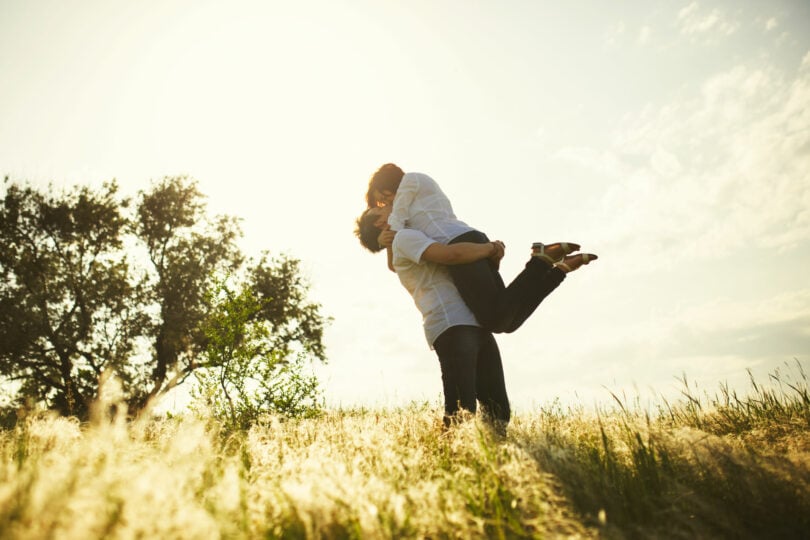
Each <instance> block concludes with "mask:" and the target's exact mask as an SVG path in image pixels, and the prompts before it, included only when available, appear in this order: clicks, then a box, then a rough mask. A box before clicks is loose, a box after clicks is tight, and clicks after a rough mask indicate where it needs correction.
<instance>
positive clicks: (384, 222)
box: [369, 206, 391, 231]
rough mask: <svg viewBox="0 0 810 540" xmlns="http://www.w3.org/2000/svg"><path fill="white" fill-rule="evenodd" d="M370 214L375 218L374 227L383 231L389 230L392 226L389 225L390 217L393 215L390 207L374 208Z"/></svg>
mask: <svg viewBox="0 0 810 540" xmlns="http://www.w3.org/2000/svg"><path fill="white" fill-rule="evenodd" d="M369 214H371V215H373V216H374V218H375V219H374V226H375V227H377V228H378V229H380V230H381V231H386V230H388V229H389V228H390V227H391V226H390V225H388V216H390V215H391V207H390V206H381V207H379V208H372V209H371V210H370V211H369Z"/></svg>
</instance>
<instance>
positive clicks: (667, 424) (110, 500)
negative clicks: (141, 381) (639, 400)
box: [0, 372, 810, 539]
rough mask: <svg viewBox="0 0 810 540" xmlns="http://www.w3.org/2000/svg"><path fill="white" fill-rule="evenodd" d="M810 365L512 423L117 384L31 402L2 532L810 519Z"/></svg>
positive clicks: (14, 449)
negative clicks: (149, 395)
mask: <svg viewBox="0 0 810 540" xmlns="http://www.w3.org/2000/svg"><path fill="white" fill-rule="evenodd" d="M684 382H686V381H684ZM806 382H807V381H806V377H805V376H804V374H803V372H801V376H800V377H799V379H798V380H788V379H787V378H786V377H784V376H782V375H778V374H777V375H776V377H775V378H773V377H772V378H770V379H769V381H768V384H765V385H762V384H760V383H758V382H755V381H753V380H752V384H753V389H752V393H751V394H750V396H738V395H736V394H735V393H734V392H731V391H729V389H728V388H727V387H725V386H721V390H720V393H719V394H718V395H717V396H714V397H711V398H709V397H708V396H697V395H694V392H691V391H689V392H690V393H688V395H687V396H686V397H685V399H684V401H682V402H679V403H670V404H665V405H664V406H662V407H661V409H660V410H659V411H658V413H657V414H651V413H650V412H648V411H644V410H642V409H641V408H640V407H637V406H629V405H627V404H626V403H625V402H624V401H623V400H621V399H619V398H618V397H617V398H616V405H615V406H613V407H611V408H607V407H604V408H601V409H599V410H595V411H587V410H585V409H584V408H582V407H569V408H564V407H562V406H561V405H560V404H559V403H552V404H550V405H548V406H546V407H542V408H540V409H538V410H536V411H533V412H530V413H524V414H520V415H518V416H516V418H515V419H514V420H513V422H512V424H511V425H510V427H509V431H508V434H507V436H506V437H501V436H499V435H498V434H496V433H493V432H491V431H490V430H489V429H488V428H487V427H486V425H485V424H483V423H481V422H479V421H478V420H475V419H470V420H468V421H466V422H462V423H460V424H459V425H458V426H456V427H454V428H452V429H450V430H444V429H442V427H441V420H440V412H439V411H438V410H437V408H435V407H432V406H429V405H427V404H421V405H419V404H414V405H411V406H409V407H404V408H398V409H387V410H370V409H352V410H332V411H327V412H326V413H324V414H323V415H322V416H320V417H317V418H304V419H295V420H290V419H285V418H283V417H279V416H269V417H266V418H264V419H263V420H262V421H261V422H260V423H258V424H256V425H254V426H253V427H252V428H250V429H249V430H247V431H236V432H234V431H231V430H226V429H223V427H222V426H221V425H220V424H218V423H217V422H216V421H214V420H211V419H206V418H199V417H191V416H190V417H187V418H170V419H162V420H155V419H141V420H137V421H131V422H127V421H126V420H125V418H124V415H123V413H122V412H121V411H120V410H119V411H118V412H117V413H113V412H111V411H113V410H114V407H111V406H108V405H109V404H108V405H104V404H102V405H104V406H102V407H100V408H99V410H100V412H99V413H98V414H96V415H95V417H94V420H93V421H92V422H91V423H89V424H87V425H79V423H78V422H76V421H73V420H70V419H65V418H58V417H54V416H51V415H48V414H38V415H32V416H29V417H27V418H25V419H23V420H21V421H20V422H18V424H17V426H16V427H15V428H14V429H13V430H10V431H8V430H7V431H0V537H2V538H13V539H16V538H20V539H22V538H25V539H29V538H32V539H38V538H60V539H61V538H67V539H72V538H76V539H79V538H80V539H88V538H206V539H209V538H559V537H575V538H576V537H579V538H586V537H608V538H649V537H660V538H695V537H713V538H714V537H720V538H722V537H733V538H748V537H751V538H756V537H769V538H778V537H784V538H792V537H801V536H803V535H805V534H806V533H807V531H810V495H809V494H810V435H809V434H810V429H808V428H810V421H809V419H810V414H809V413H810V402H808V400H807V385H806ZM685 386H687V385H685ZM687 388H688V387H687Z"/></svg>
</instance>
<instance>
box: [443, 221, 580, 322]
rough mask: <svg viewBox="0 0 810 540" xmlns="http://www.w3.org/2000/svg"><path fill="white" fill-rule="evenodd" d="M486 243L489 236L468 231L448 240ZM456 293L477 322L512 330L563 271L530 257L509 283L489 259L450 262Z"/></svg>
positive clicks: (558, 280) (454, 242) (559, 280)
mask: <svg viewBox="0 0 810 540" xmlns="http://www.w3.org/2000/svg"><path fill="white" fill-rule="evenodd" d="M459 242H473V243H476V244H485V243H487V242H489V238H487V236H486V235H485V234H484V233H482V232H480V231H470V232H467V233H464V234H462V235H461V236H458V237H456V238H454V239H453V240H451V241H450V243H451V244H457V243H459ZM447 268H448V270H449V271H450V275H451V276H452V277H453V282H454V283H455V285H456V288H457V289H458V292H459V294H460V295H461V297H462V298H463V299H464V302H466V304H467V306H468V307H469V308H470V311H472V312H473V314H474V315H475V318H476V319H478V322H479V323H480V324H481V325H482V326H483V327H484V328H485V329H487V330H489V331H490V332H495V333H501V332H506V333H509V332H514V331H515V330H517V329H518V328H519V327H520V325H522V324H523V323H524V322H525V321H526V319H528V318H529V316H530V315H531V314H532V313H534V310H535V309H537V306H539V305H540V302H542V301H543V299H544V298H545V297H546V296H548V295H549V293H551V291H553V290H554V289H556V288H557V286H558V285H559V284H560V283H562V281H563V280H564V279H565V272H563V271H562V270H560V269H559V268H554V267H553V266H551V265H550V264H548V263H547V262H545V261H543V260H541V259H538V258H537V257H531V258H530V259H529V262H527V263H526V267H525V268H524V269H523V270H522V271H521V272H520V273H519V274H518V275H517V276H516V277H515V279H514V280H513V281H512V283H510V284H509V285H508V286H506V285H504V282H503V278H502V277H501V274H500V273H499V272H498V270H497V269H496V268H495V266H494V265H493V263H492V262H491V261H490V260H489V259H482V260H480V261H475V262H472V263H468V264H455V265H449V266H448V267H447Z"/></svg>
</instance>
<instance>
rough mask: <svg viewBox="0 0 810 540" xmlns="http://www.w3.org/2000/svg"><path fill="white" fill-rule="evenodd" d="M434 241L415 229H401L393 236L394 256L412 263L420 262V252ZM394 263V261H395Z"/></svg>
mask: <svg viewBox="0 0 810 540" xmlns="http://www.w3.org/2000/svg"><path fill="white" fill-rule="evenodd" d="M435 243H436V241H435V240H434V239H432V238H428V237H427V236H425V235H424V233H422V232H420V231H417V230H416V229H403V230H401V231H399V232H398V233H397V235H396V236H395V237H394V242H393V244H392V246H391V247H392V249H393V250H394V258H395V259H396V258H397V257H402V258H404V259H407V260H408V261H410V262H411V263H413V264H422V254H423V253H424V252H425V250H426V249H427V248H429V247H430V246H431V245H433V244H435ZM395 265H396V263H395Z"/></svg>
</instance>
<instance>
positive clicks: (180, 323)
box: [0, 177, 326, 422]
mask: <svg viewBox="0 0 810 540" xmlns="http://www.w3.org/2000/svg"><path fill="white" fill-rule="evenodd" d="M5 184H6V185H5V188H6V193H5V197H4V198H3V200H2V201H1V204H0V279H2V282H0V380H1V381H3V382H4V386H6V387H7V388H6V389H8V390H9V392H8V393H9V394H10V395H11V404H10V405H9V407H7V409H10V410H13V409H15V408H17V407H20V406H22V405H24V404H27V403H34V404H36V405H38V406H44V407H46V408H49V409H53V410H56V411H58V412H59V413H60V414H63V415H75V416H78V417H79V418H83V419H84V418H87V417H88V415H89V413H90V410H89V404H90V403H91V402H92V401H93V400H94V399H95V398H96V396H97V393H98V385H99V378H100V377H101V376H102V374H104V373H105V372H114V373H115V374H116V375H117V377H118V379H119V380H120V381H121V383H122V386H123V391H124V394H125V396H126V401H127V406H128V408H129V410H130V411H131V412H138V411H140V410H142V409H143V408H144V407H146V406H147V405H148V404H149V403H150V402H151V401H152V400H153V398H156V397H158V396H161V395H163V394H165V393H166V392H168V391H169V390H171V389H172V388H174V387H175V386H177V385H179V384H182V383H183V382H184V381H186V380H187V379H188V378H189V377H190V376H191V375H192V374H193V373H194V372H195V371H196V370H197V369H199V368H200V367H201V366H203V365H205V364H206V362H209V360H205V361H203V360H200V359H201V358H203V357H207V356H208V355H209V352H210V351H209V344H208V341H209V339H210V336H209V335H206V332H205V329H206V328H207V327H210V324H209V298H207V297H206V291H208V290H211V288H212V286H213V281H212V276H214V275H216V274H217V272H230V273H234V274H235V273H238V272H241V273H242V275H244V276H246V277H245V279H244V283H243V284H242V285H243V286H244V287H247V288H249V289H250V290H251V291H252V293H251V294H253V295H254V296H255V298H256V300H257V301H259V302H260V309H257V310H256V311H255V312H254V313H253V314H252V315H251V317H252V321H251V324H254V323H255V324H256V325H257V327H259V326H263V327H264V328H265V329H266V331H267V335H266V336H265V337H264V341H265V342H267V349H268V350H271V351H273V353H272V355H269V356H267V358H276V360H273V361H271V362H265V363H264V366H265V367H264V368H263V369H264V371H261V370H254V371H251V372H250V376H251V377H261V376H265V377H279V379H278V380H277V381H275V382H274V383H273V384H274V385H275V386H273V388H272V391H273V396H274V397H273V403H275V404H276V405H275V406H276V407H278V408H284V407H286V408H287V409H289V410H290V411H294V410H295V408H296V406H297V405H296V404H297V403H299V402H303V401H305V399H304V398H303V397H302V396H300V395H298V393H297V392H299V389H301V388H304V389H306V388H307V387H308V386H307V385H309V384H311V381H309V379H308V378H307V377H304V376H303V375H302V373H301V372H299V371H296V370H295V369H293V368H288V367H285V366H291V365H292V366H297V365H299V364H300V363H301V362H300V361H299V362H293V361H291V358H294V354H293V353H301V354H303V355H304V356H305V357H306V358H307V360H311V359H317V360H324V356H325V355H324V350H323V343H322V338H323V325H324V324H325V322H326V319H324V318H323V317H322V315H321V313H320V306H319V305H318V304H314V303H311V302H308V301H307V299H306V296H307V290H308V288H307V286H306V284H305V283H304V282H303V281H302V279H301V276H300V271H299V266H298V261H296V260H295V259H291V258H287V257H280V258H275V259H270V258H269V257H268V256H267V255H266V254H265V255H262V257H261V258H260V260H259V261H258V262H255V263H251V264H250V265H248V266H246V264H245V257H244V256H243V254H242V253H241V251H240V250H239V248H238V246H237V243H236V242H237V240H238V238H239V236H240V235H241V231H240V229H239V226H238V222H237V220H236V219H235V218H232V217H228V216H217V217H210V216H209V215H208V213H207V211H206V205H205V201H204V197H203V195H202V194H201V193H200V192H199V190H198V189H197V184H196V182H195V181H193V180H191V179H189V178H187V177H167V178H163V179H162V180H160V181H158V182H156V183H154V184H153V185H152V186H151V187H150V189H149V190H147V191H144V192H141V193H140V194H139V196H138V200H137V203H136V204H135V205H134V210H133V211H132V212H130V211H129V209H130V201H129V200H128V199H121V198H119V197H118V187H117V185H116V184H115V182H110V183H107V184H104V185H103V186H102V187H101V188H100V189H92V188H90V187H86V186H83V187H76V188H73V189H72V190H68V191H66V192H58V191H54V190H53V189H48V190H46V191H41V190H38V189H35V188H33V187H31V186H24V185H20V184H16V183H11V182H9V181H8V179H6V181H5ZM135 263H141V264H140V265H136V264H135ZM268 366H275V367H273V368H272V369H271V368H270V367H268ZM229 373H238V371H237V372H231V371H229ZM229 376H230V375H229ZM234 376H236V375H234ZM263 384H265V385H266V386H267V388H265V390H263V392H264V393H265V394H268V395H269V392H270V389H271V388H270V384H271V383H270V382H269V381H264V383H263ZM246 388H247V387H246ZM251 391H252V389H251ZM285 391H286V392H288V395H287V394H285ZM305 393H306V392H305ZM285 398H286V399H288V403H286V404H285V403H284V399H285ZM7 413H8V410H6V411H5V412H4V413H3V415H2V416H3V419H4V420H3V421H4V422H5V421H6V420H7V418H8V417H9V416H10V414H7Z"/></svg>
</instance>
